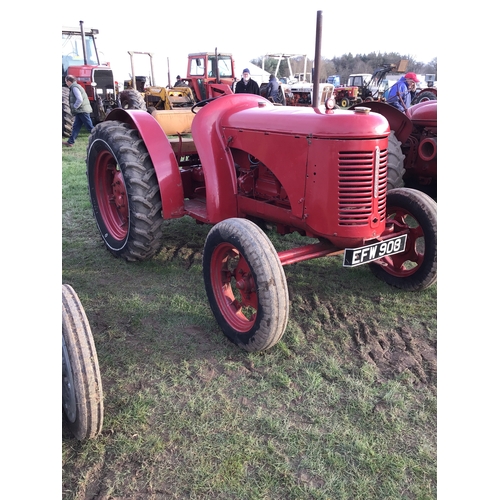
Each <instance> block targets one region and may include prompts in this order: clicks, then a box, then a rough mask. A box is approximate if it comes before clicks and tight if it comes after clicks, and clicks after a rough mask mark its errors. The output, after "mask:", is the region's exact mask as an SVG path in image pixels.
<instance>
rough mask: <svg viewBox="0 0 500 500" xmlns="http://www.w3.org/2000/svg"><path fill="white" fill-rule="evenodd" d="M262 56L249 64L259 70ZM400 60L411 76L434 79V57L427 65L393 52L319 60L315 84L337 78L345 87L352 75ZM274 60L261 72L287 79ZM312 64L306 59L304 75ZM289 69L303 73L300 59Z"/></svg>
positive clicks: (283, 66) (283, 65) (282, 65)
mask: <svg viewBox="0 0 500 500" xmlns="http://www.w3.org/2000/svg"><path fill="white" fill-rule="evenodd" d="M263 59H264V56H261V57H259V58H257V59H253V60H252V61H251V62H252V64H255V65H256V66H259V67H260V68H261V67H262V60H263ZM403 59H406V60H408V66H407V69H406V71H412V72H414V73H417V74H420V75H425V74H428V73H432V74H434V75H436V80H437V79H438V75H437V57H435V58H434V59H432V61H430V62H428V63H423V62H420V61H416V60H415V59H414V58H413V57H411V56H407V55H401V54H399V53H397V52H389V53H383V54H381V53H380V52H370V53H369V54H356V55H352V54H351V53H349V54H344V55H342V56H340V57H333V58H331V59H329V58H326V57H322V58H321V68H320V72H319V81H320V82H325V81H326V78H327V77H328V76H330V75H340V84H341V85H344V84H346V83H347V78H348V77H349V75H350V74H353V73H370V74H373V72H374V71H375V70H376V69H377V68H379V67H380V66H382V65H384V64H395V65H396V66H397V65H398V64H399V62H400V61H401V60H403ZM277 64H278V60H277V59H273V58H265V61H264V69H265V70H266V71H268V72H269V73H273V74H275V75H277V76H278V77H288V76H289V73H290V70H289V68H288V62H287V60H286V59H282V60H281V62H280V67H279V68H277ZM313 64H314V61H313V60H310V59H308V60H307V62H306V68H307V69H306V72H307V73H312V67H313ZM290 66H291V67H292V72H293V74H296V73H303V72H304V57H303V56H296V57H293V58H291V59H290Z"/></svg>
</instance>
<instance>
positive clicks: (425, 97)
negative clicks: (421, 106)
mask: <svg viewBox="0 0 500 500" xmlns="http://www.w3.org/2000/svg"><path fill="white" fill-rule="evenodd" d="M436 100H437V96H436V94H434V92H431V91H430V90H423V91H422V92H420V93H418V94H417V95H416V96H415V98H414V99H413V101H412V102H411V103H412V105H413V104H418V103H419V102H424V101H436Z"/></svg>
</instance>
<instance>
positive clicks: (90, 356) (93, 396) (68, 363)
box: [62, 285, 104, 441]
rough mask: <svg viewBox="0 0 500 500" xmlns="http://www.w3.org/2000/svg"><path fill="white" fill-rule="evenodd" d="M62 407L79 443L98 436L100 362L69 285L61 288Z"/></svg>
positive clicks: (85, 317) (100, 388)
mask: <svg viewBox="0 0 500 500" xmlns="http://www.w3.org/2000/svg"><path fill="white" fill-rule="evenodd" d="M62 405H63V410H64V416H65V418H66V420H67V423H68V426H69V429H70V430H71V432H72V433H73V434H74V436H75V437H76V438H77V439H78V440H80V441H81V440H83V439H92V438H94V437H96V436H97V435H98V434H100V432H101V430H102V420H103V412H104V410H103V408H104V405H103V393H102V383H101V372H100V370H99V361H98V359H97V353H96V349H95V345H94V338H93V336H92V331H91V330H90V325H89V322H88V319H87V316H86V314H85V310H84V309H83V307H82V304H81V302H80V299H79V298H78V295H77V294H76V292H75V291H74V290H73V288H72V287H71V286H70V285H63V286H62Z"/></svg>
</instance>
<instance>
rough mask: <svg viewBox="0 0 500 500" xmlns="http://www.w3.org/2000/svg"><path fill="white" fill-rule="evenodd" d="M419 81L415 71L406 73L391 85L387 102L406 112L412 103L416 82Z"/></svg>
mask: <svg viewBox="0 0 500 500" xmlns="http://www.w3.org/2000/svg"><path fill="white" fill-rule="evenodd" d="M419 82H420V80H419V79H418V78H417V75H416V74H415V73H406V75H404V76H402V77H401V78H400V79H399V80H398V81H397V82H396V83H395V84H394V85H393V86H392V87H391V89H390V91H389V95H388V96H387V104H390V105H391V106H394V107H395V108H397V109H399V111H402V112H403V113H404V112H405V111H406V110H407V109H408V108H409V107H410V105H411V101H412V98H413V95H414V93H415V87H416V84H417V83H419ZM401 100H402V101H403V102H401ZM403 103H404V104H403Z"/></svg>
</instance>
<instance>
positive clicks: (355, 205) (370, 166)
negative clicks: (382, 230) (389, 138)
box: [339, 148, 387, 226]
mask: <svg viewBox="0 0 500 500" xmlns="http://www.w3.org/2000/svg"><path fill="white" fill-rule="evenodd" d="M377 157H378V162H377ZM377 163H378V168H377ZM377 171H378V173H377ZM377 177H378V183H377V185H375V182H376V178H377ZM386 194H387V150H386V149H384V150H381V151H379V150H378V148H377V150H375V151H356V152H354V151H347V152H339V224H340V225H341V226H352V225H356V226H364V225H367V224H370V222H371V221H372V219H374V218H376V219H378V221H379V222H380V221H383V220H385V211H386Z"/></svg>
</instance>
